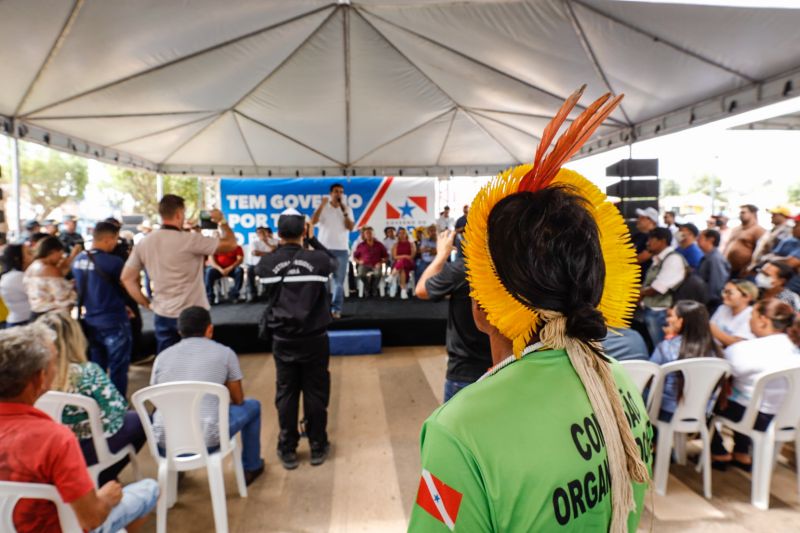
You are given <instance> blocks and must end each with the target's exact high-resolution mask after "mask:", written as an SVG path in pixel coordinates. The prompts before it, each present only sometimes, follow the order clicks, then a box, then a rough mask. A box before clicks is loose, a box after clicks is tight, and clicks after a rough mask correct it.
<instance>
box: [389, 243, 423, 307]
mask: <svg viewBox="0 0 800 533" xmlns="http://www.w3.org/2000/svg"><path fill="white" fill-rule="evenodd" d="M416 255H417V245H416V244H414V243H413V242H411V240H410V239H409V238H408V230H407V229H406V228H398V229H397V243H395V245H394V249H393V250H392V257H393V258H394V265H393V271H392V276H393V277H397V278H398V279H399V280H400V298H402V299H403V300H405V299H407V298H408V277H409V275H411V273H412V272H414V256H416Z"/></svg>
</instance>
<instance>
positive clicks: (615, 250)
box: [464, 86, 640, 357]
mask: <svg viewBox="0 0 800 533" xmlns="http://www.w3.org/2000/svg"><path fill="white" fill-rule="evenodd" d="M585 87H586V86H584V87H581V88H580V89H579V90H578V91H576V92H575V93H574V94H572V96H570V97H569V98H568V99H567V101H566V102H565V103H564V105H563V106H562V107H561V109H560V110H559V112H558V113H557V114H556V116H555V117H554V118H553V120H552V121H551V122H550V123H549V124H548V125H547V127H546V128H545V130H544V133H543V134H542V140H541V142H540V144H539V147H538V148H537V150H536V156H535V158H534V162H533V164H525V165H519V166H517V167H514V168H511V169H508V170H506V171H504V172H502V173H500V174H499V175H497V176H496V177H495V178H494V179H493V180H492V181H491V182H489V183H488V184H487V185H486V186H485V187H483V189H481V191H480V192H479V193H478V195H477V196H476V198H475V200H474V201H473V202H472V207H471V208H470V211H469V215H468V217H467V227H466V231H465V239H464V240H465V244H464V256H465V263H466V268H467V278H468V280H469V283H470V286H471V291H472V292H471V295H472V297H473V298H474V299H475V300H476V301H477V303H478V304H479V305H480V306H481V307H482V308H483V309H484V310H485V311H486V315H487V318H488V320H489V322H490V323H491V324H492V325H493V326H495V327H496V328H497V329H498V330H499V331H500V333H502V334H503V335H504V336H505V337H506V338H508V339H511V340H512V341H513V343H514V354H515V355H516V356H517V357H519V355H520V353H521V352H522V350H523V349H524V348H525V346H526V345H527V344H528V343H529V341H530V339H531V337H532V335H533V334H534V333H535V332H536V331H537V328H538V327H539V326H540V314H541V311H540V310H538V309H536V308H531V307H528V306H526V305H524V304H523V303H521V302H520V301H519V300H517V299H516V298H514V297H513V296H512V295H511V294H510V293H509V291H508V289H506V287H505V286H504V285H503V283H502V281H501V280H500V279H499V277H498V275H497V271H496V269H495V266H494V263H493V261H492V257H491V254H490V252H489V232H488V220H489V214H490V213H491V212H492V209H493V208H494V206H495V205H496V204H497V203H498V202H499V201H500V200H502V199H503V198H505V197H507V196H510V195H512V194H515V193H517V192H523V191H530V192H535V191H539V190H542V189H544V188H546V187H548V186H550V185H555V184H558V185H567V186H569V187H570V188H571V190H573V191H574V192H575V193H576V194H578V195H580V196H582V197H583V198H585V199H586V200H587V203H588V205H589V206H590V209H591V214H592V216H593V217H594V220H595V222H596V223H597V227H598V229H599V234H600V247H601V250H602V253H603V261H604V263H605V271H606V277H605V285H604V288H603V295H602V298H601V300H600V303H599V305H598V310H599V311H600V312H601V313H602V314H603V317H605V320H606V323H607V325H608V326H609V327H626V326H627V325H628V322H629V321H630V318H631V316H632V315H633V310H634V304H635V301H636V297H637V295H638V288H639V276H640V270H639V266H638V265H637V263H636V253H635V251H634V248H633V245H632V243H631V239H630V234H629V232H628V228H627V226H626V225H625V221H624V219H623V218H622V215H621V214H620V212H619V210H617V208H616V207H615V206H614V205H613V204H612V203H611V202H609V201H608V199H607V198H606V195H605V194H604V193H603V192H602V191H600V189H599V188H597V186H595V185H594V184H593V183H591V182H590V181H589V180H587V179H586V178H584V177H583V176H581V175H580V174H578V173H577V172H573V171H571V170H567V169H562V168H561V165H562V164H564V163H565V162H566V161H568V160H569V158H571V157H572V156H573V155H574V154H575V153H576V152H577V151H578V150H579V149H580V147H581V146H582V145H583V143H585V142H586V141H587V140H588V139H589V137H590V136H591V135H592V133H593V132H594V131H595V130H596V129H597V127H598V126H600V124H602V122H603V121H604V120H605V119H606V118H607V117H608V116H609V115H610V114H611V112H612V111H613V110H614V109H615V108H616V107H617V105H618V104H619V102H620V100H621V99H622V95H620V96H617V97H616V98H613V99H611V95H610V94H606V95H604V96H602V97H601V98H599V99H598V100H596V101H595V102H594V103H592V104H591V105H590V106H589V107H588V108H586V110H585V111H584V112H583V113H581V114H580V116H578V117H577V118H576V119H575V120H574V121H573V122H572V124H571V125H570V127H569V128H568V129H567V130H566V132H564V134H563V135H562V136H561V137H560V138H559V139H558V140H557V141H556V143H555V146H554V147H553V150H552V151H551V152H550V153H549V154H547V155H545V153H546V152H547V149H548V148H549V147H550V145H551V143H552V142H553V139H554V138H555V135H556V133H558V130H559V128H560V127H561V125H562V124H563V123H564V121H565V120H566V119H567V116H568V115H569V113H570V112H571V111H572V109H573V108H574V107H575V104H577V102H578V100H579V99H580V97H581V95H582V94H583V91H584V89H585Z"/></svg>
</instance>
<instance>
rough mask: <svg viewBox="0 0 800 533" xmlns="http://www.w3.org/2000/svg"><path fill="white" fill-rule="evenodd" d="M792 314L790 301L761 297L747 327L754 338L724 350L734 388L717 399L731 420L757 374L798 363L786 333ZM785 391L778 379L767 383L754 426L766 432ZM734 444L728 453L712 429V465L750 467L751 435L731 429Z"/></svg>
mask: <svg viewBox="0 0 800 533" xmlns="http://www.w3.org/2000/svg"><path fill="white" fill-rule="evenodd" d="M794 317H795V315H794V312H792V308H791V307H789V304H787V303H785V302H781V301H780V300H777V299H775V298H772V299H770V300H760V301H759V302H758V303H756V304H755V305H754V306H753V314H752V317H751V318H750V328H751V329H752V330H753V333H754V334H755V336H756V338H755V339H752V340H746V341H741V342H737V343H736V344H733V345H731V346H729V347H728V348H726V349H725V359H727V360H728V362H729V363H730V364H731V369H732V374H733V390H732V392H731V394H730V395H729V396H728V398H727V401H725V400H724V399H722V398H721V399H720V402H719V407H718V410H717V412H718V413H719V414H721V415H723V416H724V417H726V418H729V419H730V420H733V421H734V422H736V421H739V420H741V419H742V416H743V415H744V410H745V408H746V407H747V404H748V403H750V398H751V397H752V394H753V387H754V386H755V382H756V378H757V377H758V375H759V374H761V373H763V372H773V371H776V370H783V369H786V368H791V367H794V366H800V351H798V349H797V347H796V346H795V345H794V344H793V343H792V341H791V340H790V339H789V337H788V336H787V335H786V331H787V330H788V329H789V327H790V326H791V325H792V322H793V321H794ZM785 394H786V384H785V383H781V380H776V381H773V382H772V383H769V384H768V385H767V388H766V389H765V390H764V396H763V401H762V403H761V406H760V408H759V412H758V416H757V417H756V423H755V429H757V430H758V431H766V429H767V427H768V426H769V423H770V421H771V420H772V417H773V416H775V413H776V411H777V410H778V408H779V407H780V404H781V401H782V400H783V397H784V395H785ZM733 443H734V444H733V455H731V454H730V453H728V450H726V449H725V446H724V445H723V443H722V437H720V434H719V432H718V431H717V432H714V437H713V438H712V439H711V460H712V464H713V465H714V467H715V468H719V469H724V468H725V467H726V466H727V465H728V464H730V463H732V464H733V465H735V466H739V467H741V468H743V469H745V470H749V469H750V466H751V464H752V459H751V458H750V444H751V443H750V437H748V436H746V435H742V434H741V433H736V432H734V433H733Z"/></svg>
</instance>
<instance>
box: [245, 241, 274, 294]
mask: <svg viewBox="0 0 800 533" xmlns="http://www.w3.org/2000/svg"><path fill="white" fill-rule="evenodd" d="M277 247H278V240H277V239H275V238H274V237H273V236H272V230H271V229H269V228H265V227H263V226H262V227H259V228H256V240H254V241H253V242H251V243H250V257H248V258H247V301H248V302H252V301H253V300H255V299H256V297H257V296H258V288H257V287H256V265H257V264H258V262H259V261H261V258H262V257H263V256H265V255H267V254H269V253H272V252H274V251H275V249H276V248H277Z"/></svg>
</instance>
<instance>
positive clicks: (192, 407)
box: [131, 381, 231, 459]
mask: <svg viewBox="0 0 800 533" xmlns="http://www.w3.org/2000/svg"><path fill="white" fill-rule="evenodd" d="M207 394H209V395H212V396H216V397H217V399H218V400H219V402H218V403H219V413H218V417H219V418H218V420H219V425H218V427H219V448H220V452H222V454H223V455H225V454H227V453H228V452H229V451H230V449H231V441H230V436H229V434H228V406H229V404H230V392H228V389H227V388H226V387H225V386H224V385H219V384H217V383H208V382H204V381H173V382H171V383H162V384H160V385H151V386H149V387H145V388H144V389H141V390H138V391H136V392H135V393H134V395H133V396H132V397H131V403H132V404H133V406H134V407H135V408H136V412H137V413H138V414H139V418H140V419H141V420H142V425H143V426H144V430H145V434H146V435H147V444H148V446H150V452H151V453H152V454H153V457H159V456H160V454H159V452H158V440H157V439H156V435H155V432H154V430H153V424H152V421H151V420H150V416H149V413H148V412H147V406H146V403H147V402H150V403H152V404H153V406H155V408H156V409H157V410H158V411H159V412H160V413H161V414H160V416H161V420H162V421H163V424H164V433H165V434H166V443H165V444H166V454H167V457H168V458H171V459H174V458H176V457H178V456H179V455H182V454H198V455H202V456H203V457H207V456H208V448H207V447H206V444H205V437H204V434H203V424H202V421H201V419H200V406H201V404H202V402H203V398H204V397H205V396H206V395H207Z"/></svg>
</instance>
